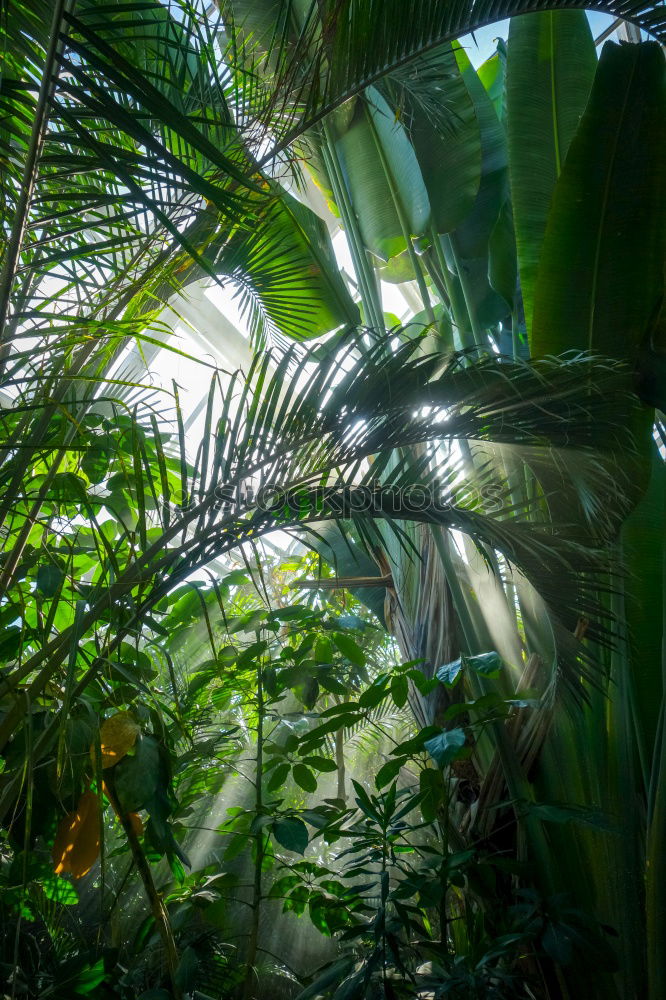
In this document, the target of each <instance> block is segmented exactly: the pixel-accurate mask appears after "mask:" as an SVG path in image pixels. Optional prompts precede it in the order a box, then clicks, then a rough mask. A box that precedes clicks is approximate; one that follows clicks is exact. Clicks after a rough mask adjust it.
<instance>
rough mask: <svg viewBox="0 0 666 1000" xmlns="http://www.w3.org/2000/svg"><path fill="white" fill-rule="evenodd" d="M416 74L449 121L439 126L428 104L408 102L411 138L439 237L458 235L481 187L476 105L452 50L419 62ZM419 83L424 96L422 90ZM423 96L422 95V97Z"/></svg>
mask: <svg viewBox="0 0 666 1000" xmlns="http://www.w3.org/2000/svg"><path fill="white" fill-rule="evenodd" d="M412 74H413V75H414V76H416V78H417V79H418V76H417V74H420V77H421V81H424V80H425V81H426V82H427V86H428V95H427V96H428V98H429V100H430V101H432V103H433V105H434V109H435V110H438V111H439V112H440V117H443V116H444V115H445V116H446V118H445V121H443V122H442V123H441V124H439V127H438V126H437V122H436V121H434V115H433V112H432V111H430V110H429V108H428V106H427V104H426V105H425V106H424V105H423V103H420V102H419V101H418V100H415V99H414V98H412V99H411V100H410V97H409V91H408V92H407V96H406V100H405V105H406V110H407V112H408V114H409V115H410V116H411V126H410V137H411V140H412V143H413V146H414V150H415V151H416V156H417V158H418V162H419V166H420V168H421V173H422V176H423V182H424V184H425V187H426V190H427V192H428V199H429V202H430V208H431V211H432V218H433V223H434V225H435V229H436V231H437V232H438V233H449V232H451V230H453V229H455V228H456V226H457V225H458V223H460V222H461V221H462V220H463V219H464V218H465V216H466V215H467V214H468V213H469V212H470V211H471V209H472V206H473V205H474V200H475V198H476V195H477V192H478V190H479V183H480V181H481V135H480V131H479V123H478V120H477V115H476V111H475V108H474V103H473V101H472V98H471V96H470V94H469V91H468V89H467V87H466V85H465V83H464V81H463V77H462V74H461V72H460V69H459V67H458V63H457V60H456V56H455V54H454V52H453V50H452V48H451V45H450V44H448V43H447V44H446V45H444V46H442V47H440V48H438V49H436V50H434V51H433V52H432V53H425V54H424V55H423V56H421V57H420V58H419V59H418V60H416V62H415V64H414V66H413V68H412ZM423 86H424V84H423V82H421V83H420V90H421V89H422V88H423ZM419 92H420V91H419Z"/></svg>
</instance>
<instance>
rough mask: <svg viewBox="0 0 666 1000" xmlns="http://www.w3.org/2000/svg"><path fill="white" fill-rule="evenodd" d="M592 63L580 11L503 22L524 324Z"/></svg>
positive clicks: (592, 54) (589, 36)
mask: <svg viewBox="0 0 666 1000" xmlns="http://www.w3.org/2000/svg"><path fill="white" fill-rule="evenodd" d="M596 64H597V57H596V53H595V49H594V41H593V39H592V33H591V31H590V25H589V23H588V20H587V17H586V15H585V13H584V12H583V11H582V10H581V11H542V12H539V13H537V14H528V15H525V16H524V17H516V18H513V20H512V21H511V27H510V30H509V49H508V57H507V132H508V142H509V176H510V180H511V195H512V199H513V212H514V222H515V228H516V246H517V250H518V261H519V267H520V284H521V289H522V293H523V304H524V308H525V319H526V322H527V327H528V329H530V328H531V325H532V313H533V311H534V289H535V285H536V275H537V267H538V263H539V254H540V252H541V245H542V243H543V236H544V232H545V230H546V219H547V218H548V210H549V207H550V201H551V197H552V194H553V188H554V187H555V182H556V180H557V178H558V177H559V175H560V172H561V170H562V166H563V164H564V161H565V158H566V155H567V151H568V149H569V145H570V144H571V140H572V139H573V136H574V134H575V132H576V129H577V128H578V124H579V122H580V118H581V115H582V114H583V111H584V110H585V105H586V103H587V99H588V97H589V93H590V89H591V87H592V81H593V80H594V72H595V69H596Z"/></svg>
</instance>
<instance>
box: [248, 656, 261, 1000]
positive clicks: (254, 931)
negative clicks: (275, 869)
mask: <svg viewBox="0 0 666 1000" xmlns="http://www.w3.org/2000/svg"><path fill="white" fill-rule="evenodd" d="M255 768H256V770H255V778H254V810H255V816H256V817H259V816H260V815H261V813H262V810H263V805H264V801H263V791H262V781H263V769H264V687H263V663H262V662H261V660H260V661H259V663H258V664H257V753H256V757H255ZM263 863H264V831H263V828H262V827H260V828H259V829H258V830H257V833H256V834H255V846H254V880H253V886H252V923H251V925H250V940H249V943H248V949H247V959H246V967H245V982H244V985H243V1000H252V993H253V989H252V987H253V983H254V978H255V963H256V960H257V951H258V949H259V924H260V921H261V902H262V878H261V876H262V868H263Z"/></svg>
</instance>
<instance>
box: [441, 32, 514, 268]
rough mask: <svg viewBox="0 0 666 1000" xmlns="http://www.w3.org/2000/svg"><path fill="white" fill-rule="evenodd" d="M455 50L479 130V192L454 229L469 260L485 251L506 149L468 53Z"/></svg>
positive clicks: (499, 200) (500, 197)
mask: <svg viewBox="0 0 666 1000" xmlns="http://www.w3.org/2000/svg"><path fill="white" fill-rule="evenodd" d="M454 51H455V55H456V60H457V62H458V66H459V67H460V71H461V73H462V78H463V81H464V83H465V86H466V88H467V92H468V93H469V96H470V98H471V100H472V102H473V104H474V110H475V113H476V118H477V121H478V123H479V130H480V133H481V182H480V185H479V191H478V194H477V196H476V199H475V202H474V205H473V207H472V210H471V212H470V213H469V215H468V216H467V217H466V218H465V219H464V220H463V222H462V223H461V224H460V225H459V226H458V227H457V228H456V231H455V239H456V245H457V252H458V253H459V255H460V256H461V257H462V258H465V259H468V258H472V257H481V256H483V255H485V253H486V252H487V249H488V240H489V239H490V234H491V233H492V231H493V227H494V225H495V223H496V222H497V219H498V217H499V214H500V210H501V208H502V205H503V204H504V202H505V200H506V195H507V188H508V182H507V149H506V136H505V134H504V128H503V127H502V124H501V122H500V120H499V118H498V117H497V113H496V112H495V108H494V107H493V102H492V101H491V99H490V97H489V96H488V94H487V92H486V90H485V87H484V86H483V84H482V83H481V80H480V79H479V77H478V75H477V73H476V70H475V69H474V67H473V66H472V64H471V63H470V61H469V58H468V57H467V53H466V52H465V51H464V49H462V48H461V47H460V45H458V44H457V43H456V45H455V46H454Z"/></svg>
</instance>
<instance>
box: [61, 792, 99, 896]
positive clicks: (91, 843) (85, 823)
mask: <svg viewBox="0 0 666 1000" xmlns="http://www.w3.org/2000/svg"><path fill="white" fill-rule="evenodd" d="M98 855H99V799H98V798H97V796H96V795H95V793H94V792H84V793H83V795H82V796H81V798H80V799H79V803H78V805H77V807H76V810H75V811H74V812H71V813H68V814H67V815H66V816H63V818H62V819H61V820H60V823H59V824H58V831H57V833H56V837H55V841H54V844H53V850H52V852H51V857H52V858H53V866H54V868H55V873H56V875H62V874H63V873H69V874H70V875H73V876H74V878H81V877H82V876H83V875H85V874H87V872H89V871H90V869H91V868H92V866H93V865H94V864H95V861H96V860H97V856H98Z"/></svg>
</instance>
